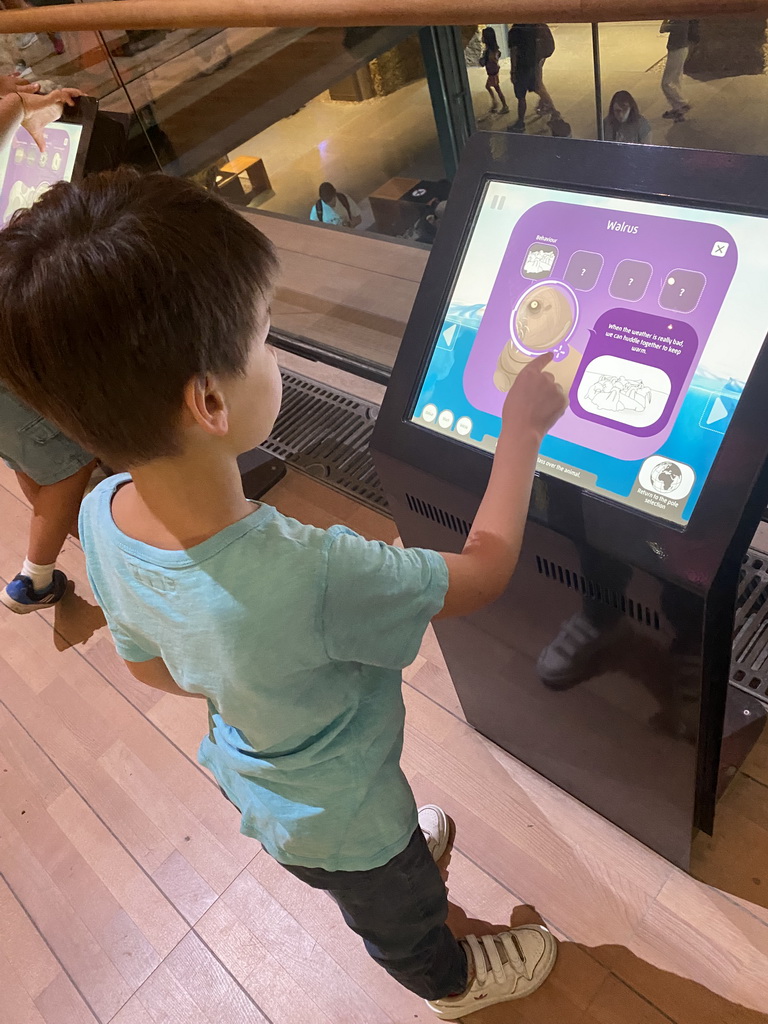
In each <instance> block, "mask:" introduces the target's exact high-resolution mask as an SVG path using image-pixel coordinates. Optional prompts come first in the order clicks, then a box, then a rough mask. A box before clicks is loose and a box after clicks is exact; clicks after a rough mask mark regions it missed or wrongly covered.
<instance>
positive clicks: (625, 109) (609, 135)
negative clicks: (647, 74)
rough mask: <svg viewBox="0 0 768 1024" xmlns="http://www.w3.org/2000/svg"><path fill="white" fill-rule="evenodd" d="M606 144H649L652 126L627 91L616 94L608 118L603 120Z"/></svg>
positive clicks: (622, 90) (623, 90)
mask: <svg viewBox="0 0 768 1024" xmlns="http://www.w3.org/2000/svg"><path fill="white" fill-rule="evenodd" d="M603 129H604V135H605V141H606V142H635V143H639V144H640V145H642V144H644V143H645V144H649V143H650V141H651V126H650V124H648V122H647V121H646V119H645V118H644V117H643V116H642V114H641V113H640V110H639V108H638V106H637V102H636V100H635V98H634V96H632V94H631V93H628V92H627V91H626V89H620V90H619V92H617V93H614V96H613V99H612V100H611V105H610V106H609V107H608V116H607V117H606V118H605V119H604V120H603Z"/></svg>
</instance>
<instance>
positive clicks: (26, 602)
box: [0, 384, 95, 615]
mask: <svg viewBox="0 0 768 1024" xmlns="http://www.w3.org/2000/svg"><path fill="white" fill-rule="evenodd" d="M0 458H2V459H4V461H5V463H6V464H7V465H8V466H9V467H10V468H11V469H13V470H14V471H15V473H16V477H17V479H18V481H19V486H20V487H21V489H22V491H23V493H24V495H25V497H26V498H27V500H28V501H29V503H30V504H31V505H32V523H31V525H30V528H29V542H28V546H27V557H26V558H25V559H24V563H23V565H22V566H21V568H20V569H19V572H18V574H17V575H16V576H15V577H14V579H12V580H11V582H10V583H9V584H8V586H7V587H6V588H5V589H4V590H2V591H0V604H4V605H5V607H6V608H9V609H10V610H11V611H12V612H17V613H18V614H21V615H24V614H26V613H27V612H34V611H37V610H38V609H40V608H50V607H51V605H54V604H57V603H58V602H59V601H60V600H61V599H62V597H63V596H64V594H65V592H66V589H67V577H66V576H65V575H64V573H63V572H61V571H60V570H59V569H57V568H56V560H57V559H58V557H59V554H60V552H61V549H62V547H63V546H64V541H65V540H66V539H67V536H68V535H69V534H70V533H74V532H76V529H77V513H78V511H79V509H80V501H81V500H82V497H83V494H84V493H85V488H86V487H87V486H88V481H89V480H90V478H91V473H92V472H93V469H94V467H95V462H94V459H93V456H92V455H89V454H88V453H87V452H85V451H83V449H82V448H81V447H80V446H79V445H77V444H75V443H74V441H70V440H69V438H67V437H65V436H64V435H63V434H62V433H60V432H59V431H58V430H57V429H56V427H54V426H53V425H52V424H51V423H48V422H47V421H46V420H44V419H43V418H42V417H41V416H39V415H38V414H37V413H36V412H34V410H33V409H30V407H29V406H28V405H25V404H24V403H23V402H21V401H19V400H18V399H17V398H14V396H13V395H12V394H10V393H9V392H8V391H7V390H6V389H5V388H4V387H3V386H2V385H1V384H0Z"/></svg>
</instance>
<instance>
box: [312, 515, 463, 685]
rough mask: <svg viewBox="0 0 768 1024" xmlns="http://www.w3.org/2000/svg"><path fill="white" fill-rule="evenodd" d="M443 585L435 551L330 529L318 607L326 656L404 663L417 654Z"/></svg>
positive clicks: (366, 662)
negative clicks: (321, 596)
mask: <svg viewBox="0 0 768 1024" xmlns="http://www.w3.org/2000/svg"><path fill="white" fill-rule="evenodd" d="M447 589H448V567H447V566H446V564H445V559H444V558H443V557H442V555H439V554H438V553H437V552H436V551H427V550H424V549H422V548H406V549H405V550H403V549H401V548H395V547H391V546H390V545H389V544H384V543H382V542H381V541H368V540H364V539H363V538H362V537H359V536H358V535H357V534H354V533H349V532H332V533H331V534H330V539H329V542H328V548H327V563H326V580H325V591H324V595H323V601H322V612H321V620H322V621H321V629H322V632H323V640H324V643H325V649H326V652H327V654H328V656H329V657H330V658H332V659H333V660H334V661H353V662H359V663H361V664H364V665H376V666H378V667H380V668H389V669H398V670H399V669H403V668H405V667H406V665H410V664H411V662H412V661H413V660H414V658H415V657H416V655H417V654H418V653H419V647H420V646H421V641H422V639H423V637H424V633H425V631H426V628H427V626H428V625H429V622H430V620H431V619H432V618H433V617H434V616H435V615H436V614H437V613H438V612H439V611H440V609H441V608H442V607H443V603H444V601H445V594H446V591H447Z"/></svg>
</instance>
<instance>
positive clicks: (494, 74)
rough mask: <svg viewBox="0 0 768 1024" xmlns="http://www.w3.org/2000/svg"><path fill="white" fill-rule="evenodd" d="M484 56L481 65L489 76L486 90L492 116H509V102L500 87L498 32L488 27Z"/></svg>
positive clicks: (485, 34)
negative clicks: (497, 101) (494, 93)
mask: <svg viewBox="0 0 768 1024" xmlns="http://www.w3.org/2000/svg"><path fill="white" fill-rule="evenodd" d="M482 39H483V46H484V47H485V49H484V50H483V55H482V57H481V58H480V64H481V66H482V67H484V68H485V73H486V75H487V76H488V77H487V78H486V80H485V88H486V89H487V90H488V95H489V96H490V97H491V109H490V113H491V114H496V113H499V114H508V113H509V107H508V106H507V101H506V100H505V99H504V94H503V93H502V91H501V86H500V85H499V70H500V69H499V61H500V60H501V50H500V49H499V44H498V41H497V39H496V31H495V30H494V29H492V28H491V26H490V25H487V26H486V27H485V28H484V29H483V35H482ZM494 89H495V90H496V92H497V93H498V94H499V99H500V100H501V109H499V106H498V104H497V103H496V97H495V96H494V95H493V92H494Z"/></svg>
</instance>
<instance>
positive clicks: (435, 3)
mask: <svg viewBox="0 0 768 1024" xmlns="http://www.w3.org/2000/svg"><path fill="white" fill-rule="evenodd" d="M748 14H751V15H759V16H761V17H768V0H514V2H510V0H379V2H378V3H377V2H375V0H120V2H116V0H108V2H104V0H99V2H97V3H76V4H60V5H55V6H50V7H47V6H46V7H30V8H28V9H26V10H6V11H3V12H0V32H46V31H54V30H58V31H61V32H68V31H77V30H81V29H123V28H132V29H140V28H222V27H231V28H239V27H248V26H258V27H269V26H272V25H274V26H280V27H281V28H282V27H285V28H289V27H293V26H303V25H313V26H318V27H323V26H343V27H351V26H354V25H466V24H468V23H470V24H471V23H472V22H473V21H478V22H482V23H483V24H487V23H494V22H496V23H501V24H504V23H505V22H507V21H510V20H511V19H512V18H514V20H515V21H534V20H538V21H549V22H599V21H653V20H656V21H660V20H662V19H663V18H697V17H707V16H708V15H720V16H723V15H731V16H737V15H748Z"/></svg>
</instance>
